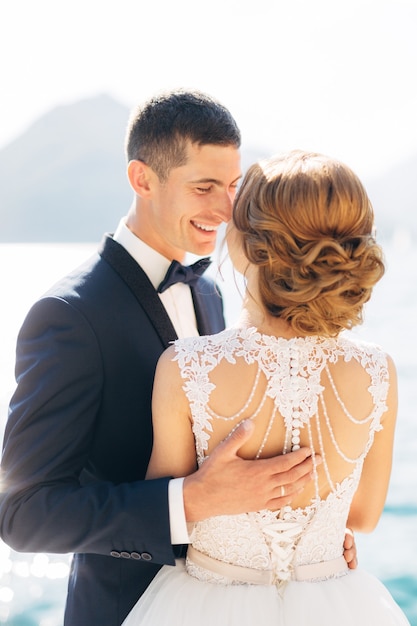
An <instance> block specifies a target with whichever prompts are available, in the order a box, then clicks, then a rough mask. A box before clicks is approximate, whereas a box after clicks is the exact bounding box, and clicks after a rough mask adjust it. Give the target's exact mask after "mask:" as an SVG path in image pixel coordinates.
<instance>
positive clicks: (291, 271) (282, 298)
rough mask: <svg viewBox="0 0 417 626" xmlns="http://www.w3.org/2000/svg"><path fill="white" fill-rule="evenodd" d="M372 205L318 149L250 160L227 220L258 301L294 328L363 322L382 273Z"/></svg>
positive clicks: (325, 330) (327, 331)
mask: <svg viewBox="0 0 417 626" xmlns="http://www.w3.org/2000/svg"><path fill="white" fill-rule="evenodd" d="M373 222H374V215H373V209H372V205H371V203H370V200H369V198H368V196H367V194H366V191H365V189H364V187H363V185H362V183H361V182H360V180H359V179H358V177H357V176H356V175H355V174H354V173H353V172H352V171H351V170H350V169H349V168H348V167H347V166H346V165H344V164H343V163H340V162H338V161H336V160H334V159H331V158H329V157H326V156H323V155H321V154H315V153H308V152H302V151H298V150H296V151H292V152H289V153H286V154H282V155H277V156H274V157H272V158H270V159H267V160H265V161H261V162H260V163H257V164H255V165H253V166H252V167H251V168H250V169H249V170H248V172H247V174H246V176H245V178H244V180H243V183H242V185H241V188H240V190H239V192H238V194H237V197H236V201H235V206H234V212H233V223H234V225H235V227H236V229H237V230H238V232H239V233H241V237H242V245H243V251H244V253H245V256H246V257H247V259H248V260H249V261H250V263H252V264H253V265H255V266H257V267H258V270H259V293H260V298H261V302H262V305H263V306H264V307H265V309H266V310H267V311H268V312H269V313H271V314H272V315H273V316H275V317H280V318H283V319H284V320H286V321H288V322H289V323H290V325H291V327H292V328H293V330H295V331H296V332H297V334H301V335H325V336H336V335H338V334H339V333H340V332H341V331H342V330H344V329H349V328H352V327H353V326H356V325H357V324H360V323H361V322H362V308H363V305H364V304H365V302H367V301H368V300H369V298H370V296H371V292H372V288H373V287H374V285H375V284H376V283H377V281H378V280H379V279H380V278H381V277H382V276H383V274H384V263H383V254H382V250H381V248H380V247H379V245H378V244H377V243H376V242H375V239H374V236H373Z"/></svg>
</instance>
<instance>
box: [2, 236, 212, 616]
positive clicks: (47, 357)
mask: <svg viewBox="0 0 417 626" xmlns="http://www.w3.org/2000/svg"><path fill="white" fill-rule="evenodd" d="M193 300H194V305H195V310H196V316H197V322H198V328H199V332H200V334H208V333H214V332H219V331H220V330H222V329H223V328H224V320H223V307H222V300H221V297H220V295H219V293H218V291H217V290H216V287H215V286H214V283H213V282H212V281H210V280H208V279H206V278H204V277H203V278H201V279H199V281H198V283H197V285H196V286H195V288H194V289H193ZM174 339H176V334H175V330H174V328H173V326H172V324H171V322H170V320H169V317H168V315H167V313H166V311H165V309H164V307H163V305H162V304H161V301H160V299H159V297H158V295H157V293H156V292H155V290H154V288H153V287H152V285H151V283H150V281H149V279H148V278H147V276H146V275H145V274H144V272H143V271H142V270H141V268H140V267H139V266H138V265H137V263H136V262H135V261H134V260H133V259H132V257H131V256H130V255H129V254H128V253H127V252H126V251H125V250H124V248H123V247H122V246H120V245H119V244H118V243H117V242H115V241H113V239H112V238H111V237H106V238H105V241H104V243H103V245H102V248H101V250H99V253H98V254H97V255H95V256H94V257H93V258H92V259H90V260H89V261H87V262H86V263H85V264H84V265H83V266H81V267H80V268H78V269H77V270H76V271H74V272H73V273H72V274H70V275H69V276H67V277H66V278H65V279H63V280H62V281H60V282H59V283H57V284H56V285H55V286H54V287H53V288H52V289H51V290H50V291H49V292H48V293H47V294H46V295H45V296H44V297H42V298H41V299H40V300H39V301H38V302H36V304H35V305H34V306H33V307H32V309H31V310H30V312H29V314H28V316H27V318H26V320H25V322H24V324H23V326H22V328H21V331H20V334H19V338H18V344H17V358H16V377H17V383H18V384H17V388H16V392H15V393H14V395H13V398H12V400H11V404H10V413H9V418H8V422H7V426H6V432H5V439H4V451H3V459H2V473H3V475H2V480H3V485H2V489H1V499H0V532H1V536H2V538H3V540H4V541H5V542H6V543H8V544H9V545H10V546H12V547H13V548H14V549H15V550H18V551H23V552H50V553H51V552H57V553H67V552H73V553H74V559H73V562H72V568H71V574H70V580H69V591H68V598H67V607H66V616H65V624H66V626H96V625H97V626H98V625H100V626H119V625H120V624H121V622H122V621H123V619H124V618H125V616H126V614H127V613H128V612H129V610H130V609H131V607H132V606H133V605H134V603H135V602H136V601H137V599H138V598H139V596H140V594H141V593H142V592H143V591H144V589H145V588H146V587H147V585H148V584H149V582H150V581H151V580H152V578H153V577H154V575H155V574H156V572H157V571H158V569H159V567H160V566H161V565H162V564H174V559H175V555H174V549H173V547H172V546H171V543H170V530H169V515H168V492H167V489H168V478H167V479H160V480H152V481H144V480H143V479H144V477H145V472H146V468H147V464H148V461H149V457H150V453H151V448H152V424H151V393H152V384H153V377H154V372H155V367H156V363H157V360H158V358H159V356H160V354H161V353H162V351H163V350H164V349H165V348H166V347H167V346H168V344H169V342H171V341H172V340H174ZM173 401H174V399H173Z"/></svg>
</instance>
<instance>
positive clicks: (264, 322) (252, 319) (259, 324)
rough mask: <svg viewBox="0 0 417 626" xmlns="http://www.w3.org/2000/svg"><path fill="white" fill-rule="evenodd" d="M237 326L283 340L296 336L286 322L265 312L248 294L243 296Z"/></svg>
mask: <svg viewBox="0 0 417 626" xmlns="http://www.w3.org/2000/svg"><path fill="white" fill-rule="evenodd" d="M237 325H238V326H239V327H241V328H252V327H254V328H256V329H257V330H259V332H261V333H262V334H265V335H273V336H275V337H284V338H285V339H291V338H292V337H297V336H298V335H297V333H296V332H294V330H293V329H292V328H291V326H290V324H289V323H288V322H286V321H285V320H283V319H281V318H280V317H274V316H273V315H271V314H270V313H268V311H265V309H264V308H263V307H262V306H261V305H260V304H258V302H257V300H255V298H254V297H253V296H252V295H250V294H249V293H248V292H246V294H245V297H244V300H243V304H242V309H241V312H240V316H239V319H238V323H237Z"/></svg>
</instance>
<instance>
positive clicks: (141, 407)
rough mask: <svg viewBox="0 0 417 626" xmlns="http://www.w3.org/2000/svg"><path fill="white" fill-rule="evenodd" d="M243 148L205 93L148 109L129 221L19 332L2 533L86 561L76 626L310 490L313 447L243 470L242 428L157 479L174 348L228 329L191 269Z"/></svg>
mask: <svg viewBox="0 0 417 626" xmlns="http://www.w3.org/2000/svg"><path fill="white" fill-rule="evenodd" d="M239 146H240V133H239V130H238V128H237V126H236V123H235V121H234V119H233V118H232V116H231V115H230V113H229V112H228V111H227V110H226V109H225V108H224V107H223V106H222V105H221V104H220V103H218V102H217V101H215V100H213V99H212V98H210V97H209V96H206V95H204V94H201V93H198V92H184V91H181V90H180V91H176V92H171V93H168V94H162V95H160V96H158V97H155V98H153V99H151V100H150V101H149V102H147V103H145V104H144V105H143V106H142V107H140V108H139V109H138V110H137V112H136V114H135V116H134V117H133V118H132V120H131V122H130V126H129V129H128V134H127V143H126V152H127V161H128V165H127V174H128V178H129V182H130V185H131V187H132V190H133V192H134V200H133V203H132V206H131V208H130V210H129V212H128V214H127V217H126V218H124V219H122V220H121V222H120V224H119V226H118V227H117V229H116V232H115V234H114V235H113V236H106V237H105V238H104V241H103V243H102V245H101V247H100V249H99V250H98V252H97V254H96V255H94V256H93V257H92V258H91V259H89V260H88V261H86V263H85V264H84V265H82V266H81V267H79V268H78V269H76V270H75V271H74V272H73V273H71V274H70V275H69V276H67V277H65V278H64V279H62V280H61V281H60V282H59V283H58V284H56V285H55V286H54V287H52V288H51V289H50V291H49V292H48V293H47V294H45V296H44V297H43V298H41V299H40V300H39V301H38V302H36V303H35V304H34V306H33V307H32V309H31V310H30V312H29V314H28V316H27V318H26V320H25V321H24V323H23V326H22V328H21V331H20V334H19V338H18V345H17V358H16V377H17V388H16V391H15V393H14V395H13V397H12V399H11V403H10V413H9V419H8V422H7V426H6V432H5V438H4V452H3V459H2V488H1V500H0V532H1V536H2V538H3V540H4V541H5V542H6V543H8V544H9V545H10V546H11V547H13V548H14V549H16V550H18V551H24V552H61V553H66V552H71V553H74V557H73V561H72V567H71V573H70V579H69V588H68V597H67V604H66V611H65V625H66V626H95V625H97V626H98V625H100V626H120V624H121V623H122V621H123V619H124V618H125V616H126V615H127V613H128V612H129V611H130V609H131V608H132V606H133V605H134V604H135V602H136V601H137V599H138V597H139V596H140V594H141V593H142V592H143V591H144V589H145V588H146V587H147V585H148V584H149V583H150V581H151V580H152V578H153V577H154V576H155V574H156V573H157V571H158V569H159V568H160V567H161V565H162V564H172V565H174V563H175V555H176V550H175V549H174V547H173V544H174V546H175V545H177V544H184V543H187V542H188V534H187V522H192V521H195V520H199V519H203V518H205V517H208V516H211V515H217V514H222V513H223V514H228V513H231V514H232V513H241V512H244V511H250V510H258V509H262V508H266V507H268V508H279V507H281V506H283V505H285V504H287V503H289V502H290V500H291V497H292V495H293V494H294V493H295V492H297V491H298V490H300V489H301V488H302V487H303V486H304V485H305V483H306V482H307V481H308V480H309V478H310V477H309V473H310V471H311V469H312V464H311V461H310V459H309V457H308V451H306V450H299V451H297V452H295V453H292V454H288V455H286V456H281V457H277V458H274V459H270V460H267V461H253V462H248V461H243V460H242V459H240V458H239V456H238V455H237V452H238V450H239V448H240V447H241V445H243V443H244V442H245V441H246V439H247V438H248V437H249V436H250V432H249V431H246V430H245V429H244V428H243V427H241V428H240V429H238V430H236V431H235V433H234V435H233V436H232V437H231V438H230V439H229V440H227V441H226V442H225V443H223V444H221V445H220V446H219V447H218V448H217V450H216V451H215V452H214V453H213V454H212V456H211V457H210V459H209V460H208V461H207V463H205V464H204V468H202V469H201V470H198V471H196V472H195V473H194V474H192V475H191V476H189V477H187V478H185V479H184V480H183V479H176V480H170V478H169V477H167V478H165V479H159V480H152V481H145V480H144V477H145V472H146V468H147V464H148V460H149V456H150V452H151V447H152V425H151V393H152V382H153V376H154V371H155V366H156V362H157V360H158V358H159V356H160V354H161V352H162V351H163V350H164V349H165V348H166V347H167V346H168V345H169V343H170V342H171V341H173V340H174V339H176V338H177V337H183V336H190V335H197V334H198V333H200V334H207V333H215V332H218V331H220V330H222V329H223V328H224V320H223V311H222V300H221V296H220V294H219V292H218V290H217V288H216V286H215V285H214V284H213V282H212V281H210V280H209V279H207V278H205V277H204V276H202V272H203V270H204V268H205V263H204V262H202V263H199V264H198V265H197V267H196V268H194V269H195V273H194V270H191V269H188V268H187V269H183V268H182V267H181V265H180V264H181V263H182V262H183V261H184V257H185V253H186V252H190V253H193V254H195V255H198V256H206V255H208V254H210V253H211V252H212V251H213V250H214V247H215V243H216V234H217V230H218V228H219V226H220V225H221V224H222V223H223V222H227V221H228V220H229V219H230V217H231V211H232V203H233V199H234V196H235V192H236V186H237V184H238V181H239V179H240V176H241V172H240V158H239ZM171 262H173V264H172V265H171ZM167 270H169V271H168V275H169V276H168V278H166V279H165V278H164V276H165V274H166V273H167ZM172 275H173V281H174V282H173V284H171V278H172ZM178 278H179V279H180V280H185V282H175V280H176V279H178ZM172 402H173V403H174V402H175V398H172ZM354 556H355V550H354V546H353V552H352V550H349V551H347V552H346V559H347V560H348V561H352V563H354V561H353V559H354Z"/></svg>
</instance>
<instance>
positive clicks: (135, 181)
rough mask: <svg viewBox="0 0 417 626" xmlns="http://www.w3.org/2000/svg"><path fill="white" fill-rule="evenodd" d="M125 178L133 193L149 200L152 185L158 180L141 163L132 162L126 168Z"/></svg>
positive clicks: (150, 170) (148, 168)
mask: <svg viewBox="0 0 417 626" xmlns="http://www.w3.org/2000/svg"><path fill="white" fill-rule="evenodd" d="M127 177H128V179H129V182H130V186H131V187H132V189H133V191H134V192H135V193H136V194H137V195H138V196H140V197H141V198H144V199H146V198H149V197H150V195H151V191H152V183H153V181H154V179H155V178H158V177H157V175H156V174H155V172H154V171H153V170H152V169H151V168H150V167H149V165H146V163H144V162H143V161H137V160H132V161H129V163H128V166H127Z"/></svg>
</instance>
